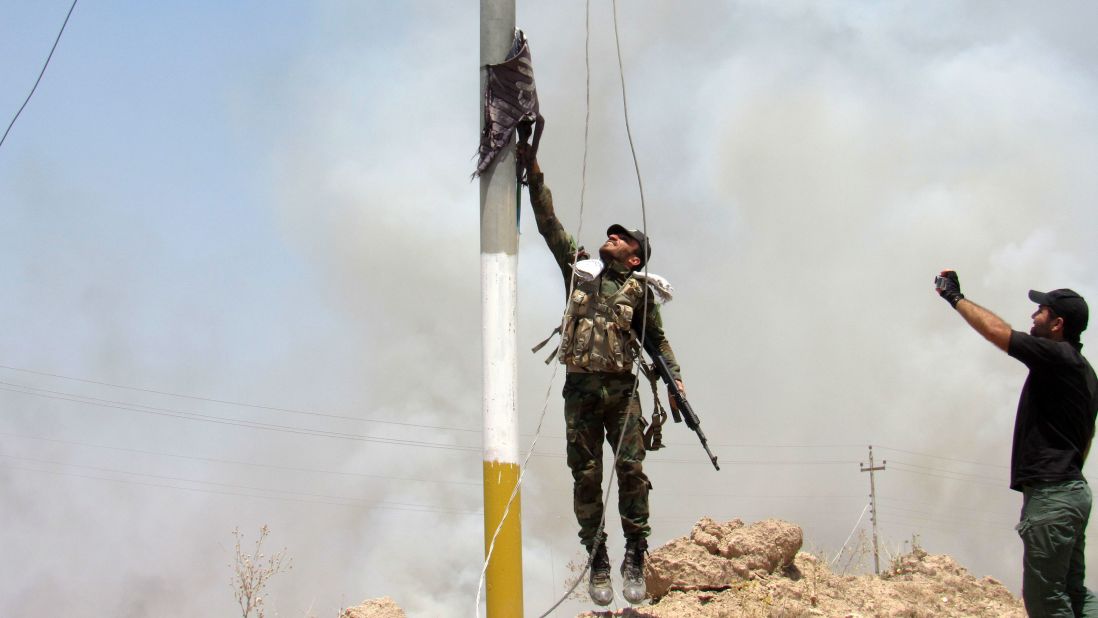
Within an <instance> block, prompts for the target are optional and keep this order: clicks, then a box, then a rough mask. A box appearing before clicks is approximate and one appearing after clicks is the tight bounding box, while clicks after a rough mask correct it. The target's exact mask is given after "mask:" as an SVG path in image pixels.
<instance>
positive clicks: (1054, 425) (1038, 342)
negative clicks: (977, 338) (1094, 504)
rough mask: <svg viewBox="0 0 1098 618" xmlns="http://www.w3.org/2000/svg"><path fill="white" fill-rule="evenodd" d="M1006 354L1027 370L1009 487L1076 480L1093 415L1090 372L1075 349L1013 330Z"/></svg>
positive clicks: (1095, 395)
mask: <svg viewBox="0 0 1098 618" xmlns="http://www.w3.org/2000/svg"><path fill="white" fill-rule="evenodd" d="M1080 347H1081V346H1080ZM1007 354H1010V355H1011V356H1013V357H1014V358H1016V359H1018V360H1020V361H1022V362H1023V363H1025V365H1026V367H1029V377H1027V378H1026V383H1025V386H1023V387H1022V396H1021V398H1020V399H1019V401H1018V417H1017V418H1016V419H1015V421H1014V449H1013V452H1012V453H1011V457H1010V488H1011V489H1015V490H1018V491H1021V490H1022V486H1023V485H1025V484H1026V483H1029V482H1034V481H1068V480H1081V479H1082V478H1083V453H1085V452H1086V450H1087V447H1088V446H1089V445H1090V440H1091V438H1093V437H1094V417H1095V412H1098V378H1096V377H1095V375H1094V369H1092V368H1091V366H1090V363H1088V362H1087V359H1085V358H1083V355H1082V353H1081V352H1080V350H1079V348H1077V347H1076V346H1075V345H1073V344H1071V343H1067V342H1064V341H1053V340H1052V339H1045V338H1043V337H1034V336H1032V335H1029V334H1026V333H1022V332H1019V331H1014V332H1012V333H1011V334H1010V345H1009V346H1008V347H1007Z"/></svg>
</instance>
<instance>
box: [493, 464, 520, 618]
mask: <svg viewBox="0 0 1098 618" xmlns="http://www.w3.org/2000/svg"><path fill="white" fill-rule="evenodd" d="M518 477H519V466H518V464H513V463H503V462H499V461H485V462H484V554H485V556H487V555H488V550H489V546H490V545H491V543H492V536H493V535H495V533H496V528H497V527H498V526H499V522H500V520H502V519H503V512H504V511H505V510H506V509H507V500H508V499H509V498H510V497H511V492H513V491H515V485H517V484H518ZM485 582H486V583H485V594H486V597H487V601H486V604H487V608H488V614H487V617H488V618H521V617H522V500H521V495H520V494H515V499H514V501H513V502H511V510H510V511H509V512H508V513H507V519H506V521H504V522H503V528H502V529H500V531H499V535H498V536H496V546H495V548H494V549H492V556H491V558H490V559H489V560H488V571H487V574H486V577H485Z"/></svg>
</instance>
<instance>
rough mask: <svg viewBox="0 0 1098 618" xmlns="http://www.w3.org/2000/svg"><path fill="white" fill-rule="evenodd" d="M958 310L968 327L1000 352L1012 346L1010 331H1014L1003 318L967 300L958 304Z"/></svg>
mask: <svg viewBox="0 0 1098 618" xmlns="http://www.w3.org/2000/svg"><path fill="white" fill-rule="evenodd" d="M956 309H957V313H959V314H961V317H963V318H964V319H965V321H966V322H968V325H969V326H971V327H972V328H973V329H974V330H975V331H976V332H978V333H980V335H982V336H983V338H984V339H987V340H988V341H990V342H991V343H993V344H995V347H997V348H999V349H1000V350H1002V351H1004V352H1006V351H1007V347H1008V346H1009V345H1010V331H1011V330H1013V329H1011V328H1010V324H1007V323H1006V322H1005V321H1003V318H1000V317H999V316H997V315H995V314H994V313H992V312H991V311H989V310H988V309H985V308H983V307H981V306H980V305H977V304H976V303H974V302H972V301H971V300H968V299H967V298H965V299H962V300H961V301H960V302H958V303H957V307H956Z"/></svg>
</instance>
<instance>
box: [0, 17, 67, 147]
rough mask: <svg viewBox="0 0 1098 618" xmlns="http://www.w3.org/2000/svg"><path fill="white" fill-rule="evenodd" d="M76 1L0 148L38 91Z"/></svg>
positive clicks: (10, 123) (1, 140)
mask: <svg viewBox="0 0 1098 618" xmlns="http://www.w3.org/2000/svg"><path fill="white" fill-rule="evenodd" d="M76 2H77V0H72V6H70V7H69V12H68V13H66V14H65V21H63V22H62V23H61V29H60V30H59V31H58V32H57V38H55V39H54V40H53V47H51V48H50V53H49V55H48V56H46V62H45V63H44V64H43V65H42V70H41V71H39V72H38V79H36V80H34V86H32V87H31V89H30V92H29V93H27V98H26V99H24V100H23V104H22V105H20V106H19V111H17V112H15V116H13V117H12V119H11V122H9V123H8V128H7V129H5V130H4V135H3V136H2V137H0V146H3V145H4V140H6V139H8V133H10V132H11V128H12V127H13V126H15V121H16V120H18V119H19V115H20V114H22V113H23V109H24V108H26V107H27V103H30V100H31V97H32V96H34V91H35V90H38V84H39V83H41V81H42V76H43V75H45V74H46V67H48V66H50V60H52V59H53V52H54V51H56V50H57V44H58V43H60V42H61V35H62V34H63V33H64V32H65V26H67V25H69V17H72V11H73V9H75V8H76Z"/></svg>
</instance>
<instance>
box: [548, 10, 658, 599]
mask: <svg viewBox="0 0 1098 618" xmlns="http://www.w3.org/2000/svg"><path fill="white" fill-rule="evenodd" d="M613 9H614V11H613V12H614V43H615V45H616V46H617V55H618V75H619V78H620V81H621V101H622V112H623V114H624V116H625V133H626V135H627V136H628V138H629V151H630V153H631V154H632V156H633V169H634V170H635V171H636V174H637V187H638V188H639V189H640V207H641V227H642V229H643V231H644V236H645V239H646V242H647V238H648V214H647V209H646V207H645V203H644V185H643V183H642V182H641V173H640V165H639V164H638V163H637V151H636V148H635V147H634V144H633V132H632V129H631V128H630V126H629V105H628V102H627V96H626V91H625V68H624V63H623V61H622V57H621V37H620V36H619V34H618V3H617V0H613ZM586 11H587V20H586V25H587V32H586V40H585V43H584V51H585V54H584V60H585V62H586V66H587V115H586V119H585V124H584V130H583V139H584V144H583V175H582V179H583V188H581V190H580V225H581V228H582V222H583V191H584V190H585V189H586V179H587V136H588V130H589V127H590V119H591V60H590V41H591V2H590V0H587V2H586ZM641 251H643V252H644V254H645V258H646V259H645V260H644V274H645V275H647V274H648V260H647V247H641ZM572 282H573V284H574V282H575V272H574V271H573V277H572ZM570 296H571V290H569V297H570ZM641 315H642V316H643V319H642V320H641V333H640V341H641V342H642V344H643V342H644V337H645V335H646V331H647V328H648V294H647V291H646V293H645V294H644V304H643V306H642V311H641ZM639 374H640V364H639V363H638V364H637V365H636V367H635V368H634V373H633V392H632V393H631V394H630V399H632V398H633V397H634V396H636V392H637V391H636V389H637V384H638V383H639V380H640V378H639ZM639 404H640V402H639V399H638V417H639V416H640V415H639V412H640V410H639ZM629 422H630V419H629V416H628V415H627V416H626V421H625V424H624V425H623V426H622V427H621V431H620V432H619V433H618V442H617V445H616V446H615V447H614V465H613V466H612V467H611V468H610V475H609V477H608V478H607V481H606V488H605V489H604V490H603V501H602V519H601V520H600V521H599V527H598V530H597V532H596V533H595V543H594V545H593V546H592V548H591V552H590V554H589V555H588V557H587V564H586V565H585V566H584V568H583V571H581V572H580V574H579V576H578V577H577V578H576V581H575V582H573V583H572V586H571V587H570V588H569V589H568V590H567V591H566V592H565V593H564V595H563V596H561V598H560V599H558V600H557V602H556V603H554V604H553V605H552V606H551V607H550V608H549V609H548V610H546V611H545V613H543V614H541V615H540V616H539V618H545V617H546V616H548V615H549V614H550V613H552V612H553V610H555V609H556V608H557V607H559V606H560V604H561V603H563V602H564V600H565V599H567V598H568V596H569V595H571V594H572V591H574V590H575V589H576V587H577V586H579V583H580V582H581V581H583V578H584V576H585V575H586V574H587V572H588V570H590V568H591V562H592V560H593V559H594V555H595V552H596V551H598V544H599V543H603V542H605V541H604V540H603V534H602V533H603V530H604V529H605V527H606V511H607V508H608V505H609V501H610V486H611V485H612V484H613V483H614V477H615V476H616V474H617V469H618V461H620V459H621V444H622V441H623V440H624V438H625V434H626V433H628V431H629Z"/></svg>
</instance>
